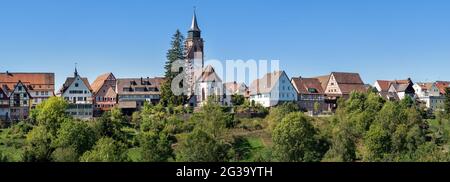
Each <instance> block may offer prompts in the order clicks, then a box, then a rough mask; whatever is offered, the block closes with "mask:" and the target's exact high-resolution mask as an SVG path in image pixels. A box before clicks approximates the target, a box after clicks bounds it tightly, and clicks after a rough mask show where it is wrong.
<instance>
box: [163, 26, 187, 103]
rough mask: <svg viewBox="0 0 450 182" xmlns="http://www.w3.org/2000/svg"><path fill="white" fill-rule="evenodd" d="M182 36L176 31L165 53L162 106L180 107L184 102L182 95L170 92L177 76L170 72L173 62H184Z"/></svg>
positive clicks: (184, 97)
mask: <svg viewBox="0 0 450 182" xmlns="http://www.w3.org/2000/svg"><path fill="white" fill-rule="evenodd" d="M183 42H184V36H183V34H182V33H181V32H180V30H177V31H176V32H175V34H174V35H173V36H172V42H171V48H170V49H169V50H168V51H167V55H166V57H167V61H166V65H165V66H164V69H165V77H166V81H165V82H164V83H163V84H162V86H161V103H162V104H163V105H164V106H168V105H175V106H178V105H181V104H183V103H184V102H185V100H186V96H184V95H180V96H177V95H174V93H173V92H172V82H173V80H174V78H175V77H176V76H177V74H179V71H177V72H173V71H172V66H173V65H172V64H173V63H174V62H175V61H178V60H184V46H183ZM180 84H181V85H180V86H184V85H183V84H182V83H180Z"/></svg>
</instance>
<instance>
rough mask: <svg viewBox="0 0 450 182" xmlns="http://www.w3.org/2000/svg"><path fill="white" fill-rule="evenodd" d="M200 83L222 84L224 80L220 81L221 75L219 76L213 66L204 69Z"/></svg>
mask: <svg viewBox="0 0 450 182" xmlns="http://www.w3.org/2000/svg"><path fill="white" fill-rule="evenodd" d="M199 81H200V82H212V81H215V82H222V79H220V77H219V75H217V73H216V71H215V70H214V68H213V67H212V66H211V65H208V66H206V68H204V69H203V71H202V75H201V76H200V78H199Z"/></svg>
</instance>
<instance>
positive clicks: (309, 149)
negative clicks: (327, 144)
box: [273, 112, 323, 162]
mask: <svg viewBox="0 0 450 182" xmlns="http://www.w3.org/2000/svg"><path fill="white" fill-rule="evenodd" d="M273 142H274V156H275V157H276V158H277V159H278V160H279V161H283V162H317V161H320V160H321V159H322V156H323V154H322V151H321V149H320V142H321V141H320V140H319V139H318V138H317V130H316V129H315V128H314V126H313V125H312V123H311V119H310V118H308V117H307V116H305V115H304V114H302V113H299V112H294V113H291V114H288V115H287V116H286V117H285V118H284V119H283V120H282V121H281V123H280V124H279V125H278V126H277V127H276V128H275V129H274V131H273Z"/></svg>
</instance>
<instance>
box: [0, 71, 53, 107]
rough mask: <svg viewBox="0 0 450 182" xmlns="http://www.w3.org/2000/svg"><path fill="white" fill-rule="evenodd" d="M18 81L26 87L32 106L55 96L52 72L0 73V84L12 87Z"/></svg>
mask: <svg viewBox="0 0 450 182" xmlns="http://www.w3.org/2000/svg"><path fill="white" fill-rule="evenodd" d="M19 81H21V82H22V84H24V85H25V86H26V87H27V90H28V92H29V94H30V95H31V97H32V100H30V104H31V107H32V108H34V107H36V105H38V104H40V103H42V102H43V101H45V100H47V99H48V98H50V97H52V96H55V74H54V73H15V72H6V73H0V86H1V85H6V87H8V88H9V89H12V88H14V86H15V85H16V84H17V83H18V82H19Z"/></svg>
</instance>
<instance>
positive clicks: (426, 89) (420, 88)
mask: <svg viewBox="0 0 450 182" xmlns="http://www.w3.org/2000/svg"><path fill="white" fill-rule="evenodd" d="M413 88H414V90H415V92H416V96H417V98H418V99H419V100H420V101H421V102H422V103H424V104H425V106H426V107H427V108H428V109H431V110H437V109H440V108H441V107H442V105H443V104H444V101H445V97H444V96H442V95H441V93H440V91H439V88H438V86H437V85H436V83H416V84H414V86H413Z"/></svg>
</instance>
